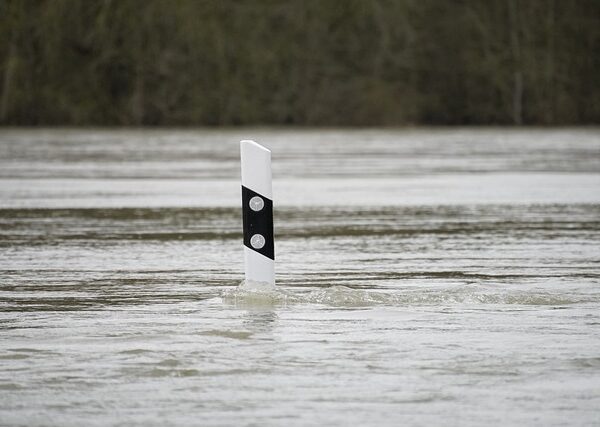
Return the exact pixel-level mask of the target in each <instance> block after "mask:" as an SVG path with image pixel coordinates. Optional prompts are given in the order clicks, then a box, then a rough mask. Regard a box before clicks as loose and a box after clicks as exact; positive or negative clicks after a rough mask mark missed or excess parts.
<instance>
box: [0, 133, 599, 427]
mask: <svg viewBox="0 0 600 427" xmlns="http://www.w3.org/2000/svg"><path fill="white" fill-rule="evenodd" d="M240 139H255V140H257V141H258V142H260V143H262V144H264V145H266V146H267V147H269V148H271V149H272V152H273V179H274V185H273V192H274V205H275V207H274V217H275V239H276V240H275V251H276V275H277V285H278V290H277V291H276V292H272V293H269V294H259V293H256V292H251V291H248V290H245V289H243V288H239V287H238V286H239V285H240V283H241V282H242V279H243V252H242V246H241V238H242V234H241V209H240V195H241V192H240V184H239V140H240ZM599 408H600V131H599V130H597V129H556V130H540V129H529V130H511V129H478V130H465V129H438V130H334V129H331V130H327V129H325V130H269V129H239V130H193V129H191V130H133V131H130V130H93V129H90V130H62V129H41V130H10V129H4V130H0V425H18V426H21V425H22V426H47V425H55V426H80V425H90V426H94V425H98V426H100V425H102V426H104V425H128V426H129V425H139V426H142V425H143V426H148V425H155V426H168V425H202V426H280V425H285V426H305V425H337V426H349V425H372V426H383V425H386V426H387V425H389V426H398V425H423V426H426V425H440V424H443V425H457V426H458V425H460V426H465V425H482V424H493V425H539V426H548V425H581V426H587V425H590V426H591V425H598V424H600V409H599Z"/></svg>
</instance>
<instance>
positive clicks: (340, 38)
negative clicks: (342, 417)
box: [0, 0, 600, 125]
mask: <svg viewBox="0 0 600 427" xmlns="http://www.w3.org/2000/svg"><path fill="white" fill-rule="evenodd" d="M599 76H600V1H598V0H569V1H561V0H462V1H461V0H454V1H443V0H405V1H400V0H282V1H275V0H247V1H242V0H239V1H233V0H198V1H194V0H0V123H4V124H17V125H37V124H69V125H96V124H97V125H239V124H292V125H402V124H550V125H554V124H590V123H596V124H597V123H600V89H599V87H600V85H599V83H598V82H599V80H600V79H599Z"/></svg>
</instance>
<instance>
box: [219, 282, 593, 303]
mask: <svg viewBox="0 0 600 427" xmlns="http://www.w3.org/2000/svg"><path fill="white" fill-rule="evenodd" d="M222 297H223V301H224V302H225V303H230V304H234V305H243V306H276V305H286V304H319V305H325V306H330V307H371V306H427V305H438V306H452V305H464V304H468V305H481V304H492V305H525V306H529V305H531V306H553V305H554V306H563V305H569V304H575V303H580V302H586V300H585V299H583V298H582V296H581V295H579V296H578V297H568V296H565V295H560V294H553V293H550V292H542V291H511V290H489V289H484V290H482V289H475V288H473V287H453V288H451V289H404V290H396V291H393V292H385V291H378V290H364V289H353V288H349V287H347V286H330V287H327V288H320V289H314V290H312V291H309V292H306V291H302V290H297V289H291V288H281V287H276V288H273V287H270V286H269V287H266V286H264V287H254V286H248V284H246V283H242V284H241V285H240V286H238V287H237V288H235V289H231V290H227V291H225V292H224V293H223V295H222Z"/></svg>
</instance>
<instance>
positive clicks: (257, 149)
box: [240, 140, 275, 288]
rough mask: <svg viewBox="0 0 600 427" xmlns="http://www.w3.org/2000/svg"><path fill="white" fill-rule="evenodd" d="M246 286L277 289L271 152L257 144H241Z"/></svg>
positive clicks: (250, 142) (242, 142)
mask: <svg viewBox="0 0 600 427" xmlns="http://www.w3.org/2000/svg"><path fill="white" fill-rule="evenodd" d="M240 152H241V158H242V213H243V223H244V261H245V271H246V281H245V285H246V286H249V287H261V288H264V287H265V286H268V287H270V288H272V287H274V286H275V248H274V242H273V189H272V184H271V151H270V150H268V149H267V148H265V147H263V146H262V145H260V144H257V143H256V142H254V141H250V140H244V141H241V142H240Z"/></svg>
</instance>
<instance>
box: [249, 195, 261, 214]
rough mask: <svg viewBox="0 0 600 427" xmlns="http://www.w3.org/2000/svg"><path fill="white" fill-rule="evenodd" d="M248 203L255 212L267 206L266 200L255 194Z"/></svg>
mask: <svg viewBox="0 0 600 427" xmlns="http://www.w3.org/2000/svg"><path fill="white" fill-rule="evenodd" d="M248 204H249V205H250V209H252V210H253V211H254V212H258V211H260V210H262V208H264V207H265V201H264V200H263V199H262V197H259V196H254V197H253V198H251V199H250V202H249V203H248Z"/></svg>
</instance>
